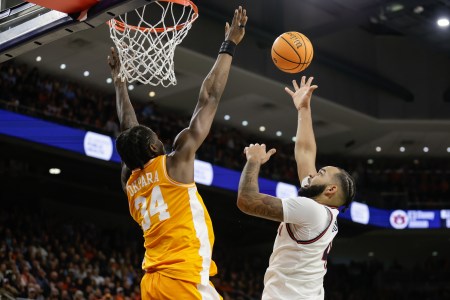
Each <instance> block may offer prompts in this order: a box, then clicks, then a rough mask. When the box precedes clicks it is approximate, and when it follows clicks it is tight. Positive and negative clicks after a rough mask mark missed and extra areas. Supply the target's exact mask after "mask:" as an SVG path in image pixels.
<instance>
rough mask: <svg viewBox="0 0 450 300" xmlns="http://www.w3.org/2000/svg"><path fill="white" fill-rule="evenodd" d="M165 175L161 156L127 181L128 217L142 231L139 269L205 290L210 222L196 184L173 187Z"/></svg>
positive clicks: (210, 269) (210, 268) (210, 270)
mask: <svg viewBox="0 0 450 300" xmlns="http://www.w3.org/2000/svg"><path fill="white" fill-rule="evenodd" d="M166 170H167V169H166V155H161V156H158V157H156V158H154V159H152V160H150V161H149V162H148V163H147V164H146V165H145V166H144V169H142V170H140V169H137V170H134V171H133V172H132V174H131V176H130V178H129V179H128V182H127V196H128V204H129V208H130V213H131V216H132V217H133V219H134V220H135V221H136V222H138V224H139V225H140V226H141V228H142V230H143V232H144V247H145V257H144V260H143V262H142V268H143V269H144V270H146V271H150V272H154V271H157V272H160V273H161V274H162V275H165V276H168V277H171V278H175V279H181V280H186V281H189V282H194V283H201V284H204V285H207V284H208V282H209V276H212V275H215V274H217V267H216V264H215V263H214V261H213V260H212V258H211V255H212V247H213V244H214V233H213V228H212V223H211V218H210V217H209V214H208V211H207V210H206V207H205V205H204V203H203V200H202V197H201V196H200V195H199V193H198V191H197V187H196V185H195V183H190V184H183V183H179V182H176V181H175V180H173V179H171V178H170V177H169V175H168V174H167V171H166Z"/></svg>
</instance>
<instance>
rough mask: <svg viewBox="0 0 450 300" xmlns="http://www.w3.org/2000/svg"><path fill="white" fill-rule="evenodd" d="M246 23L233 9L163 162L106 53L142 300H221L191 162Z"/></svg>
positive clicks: (116, 63) (115, 60)
mask: <svg viewBox="0 0 450 300" xmlns="http://www.w3.org/2000/svg"><path fill="white" fill-rule="evenodd" d="M246 23H247V15H246V10H245V9H242V7H239V8H238V9H236V10H235V12H234V17H233V21H232V23H231V25H229V24H228V23H226V25H225V41H224V42H223V44H222V46H221V48H220V50H219V55H218V57H217V60H216V62H215V64H214V66H213V67H212V69H211V71H210V73H209V74H208V75H207V76H206V78H205V80H204V81H203V84H202V87H201V89H200V95H199V99H198V102H197V106H196V108H195V110H194V113H193V115H192V118H191V121H190V124H189V126H188V127H187V128H185V129H184V130H182V131H181V132H180V133H179V134H178V135H177V137H176V138H175V140H174V143H173V151H172V152H171V153H168V154H166V153H165V152H164V147H163V143H162V142H161V141H160V140H159V138H158V136H157V135H156V134H155V132H153V131H152V130H151V129H150V128H148V127H146V126H143V125H139V124H138V121H137V119H136V115H135V112H134V109H133V106H132V105H131V102H130V99H129V96H128V92H127V88H126V83H125V82H122V81H121V79H120V78H119V76H118V74H119V70H120V61H119V59H118V56H117V54H116V52H115V51H114V49H111V56H109V57H108V63H109V65H110V67H111V73H112V76H113V80H114V83H115V88H116V94H117V114H118V117H119V121H120V129H121V134H120V135H119V137H118V138H117V141H116V147H117V151H118V152H119V154H120V157H121V159H122V187H123V190H124V191H125V193H126V194H127V196H128V203H129V208H130V213H131V215H132V217H133V219H134V220H135V221H136V222H137V223H139V225H140V226H141V227H142V230H143V233H144V247H145V257H144V260H143V262H142V269H143V270H144V271H145V272H146V274H145V275H144V277H143V278H142V281H141V294H142V299H158V300H163V299H180V300H181V299H183V300H184V299H221V297H220V295H219V294H218V293H217V291H216V290H215V289H214V287H213V286H212V284H211V283H210V281H209V277H210V276H212V275H215V274H216V273H217V267H216V265H215V263H214V262H213V261H212V259H211V256H212V247H213V244H214V233H213V228H212V224H211V219H210V217H209V214H208V212H207V210H206V207H205V205H204V203H203V200H202V198H201V197H200V195H199V193H198V191H197V187H196V185H195V183H194V158H195V152H196V151H197V149H198V148H199V147H200V145H201V144H202V142H203V141H204V139H205V138H206V136H207V135H208V133H209V130H210V128H211V124H212V122H213V119H214V115H215V113H216V111H217V106H218V104H219V101H220V98H221V96H222V93H223V91H224V88H225V86H226V83H227V78H228V74H229V71H230V67H231V62H232V58H233V54H234V49H235V47H236V45H237V44H239V43H240V42H241V40H242V38H243V37H244V34H245V24H246Z"/></svg>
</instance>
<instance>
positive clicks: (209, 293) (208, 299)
mask: <svg viewBox="0 0 450 300" xmlns="http://www.w3.org/2000/svg"><path fill="white" fill-rule="evenodd" d="M197 290H198V292H199V293H200V295H201V296H202V300H220V299H222V298H221V297H220V295H219V293H218V292H217V291H216V289H215V288H214V287H213V286H211V285H210V284H207V285H203V284H197Z"/></svg>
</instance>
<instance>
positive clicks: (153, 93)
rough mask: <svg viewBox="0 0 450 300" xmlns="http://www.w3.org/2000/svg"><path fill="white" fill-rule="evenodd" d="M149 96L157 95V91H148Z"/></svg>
mask: <svg viewBox="0 0 450 300" xmlns="http://www.w3.org/2000/svg"><path fill="white" fill-rule="evenodd" d="M148 96H149V97H150V98H153V97H155V96H156V93H155V92H154V91H150V93H148Z"/></svg>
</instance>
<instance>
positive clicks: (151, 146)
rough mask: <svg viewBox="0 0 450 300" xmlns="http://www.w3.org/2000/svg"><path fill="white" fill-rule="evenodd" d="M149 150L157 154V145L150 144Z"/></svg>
mask: <svg viewBox="0 0 450 300" xmlns="http://www.w3.org/2000/svg"><path fill="white" fill-rule="evenodd" d="M150 150H152V152H154V153H156V152H158V145H157V144H150Z"/></svg>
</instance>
